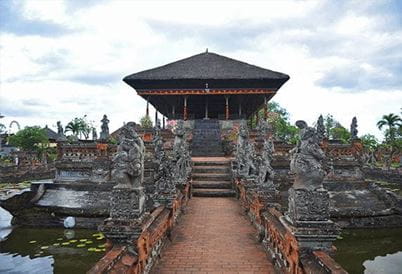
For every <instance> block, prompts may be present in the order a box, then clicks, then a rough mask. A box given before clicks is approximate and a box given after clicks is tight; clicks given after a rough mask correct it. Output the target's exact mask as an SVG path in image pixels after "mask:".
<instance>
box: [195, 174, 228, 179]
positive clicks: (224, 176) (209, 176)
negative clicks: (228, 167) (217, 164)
mask: <svg viewBox="0 0 402 274" xmlns="http://www.w3.org/2000/svg"><path fill="white" fill-rule="evenodd" d="M192 177H193V180H195V181H230V174H229V173H228V174H222V173H193V176H192Z"/></svg>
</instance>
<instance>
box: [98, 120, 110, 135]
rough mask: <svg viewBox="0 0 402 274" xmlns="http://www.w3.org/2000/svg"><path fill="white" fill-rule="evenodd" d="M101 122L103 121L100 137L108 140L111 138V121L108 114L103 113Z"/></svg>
mask: <svg viewBox="0 0 402 274" xmlns="http://www.w3.org/2000/svg"><path fill="white" fill-rule="evenodd" d="M101 122H102V126H101V133H100V139H101V140H107V139H108V138H109V122H110V121H109V119H108V118H107V116H106V114H105V115H103V118H102V120H101Z"/></svg>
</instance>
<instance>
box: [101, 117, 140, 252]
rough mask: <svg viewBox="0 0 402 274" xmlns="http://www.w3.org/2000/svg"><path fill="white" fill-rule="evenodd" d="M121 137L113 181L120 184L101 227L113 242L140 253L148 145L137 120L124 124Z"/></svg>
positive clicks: (114, 162)
mask: <svg viewBox="0 0 402 274" xmlns="http://www.w3.org/2000/svg"><path fill="white" fill-rule="evenodd" d="M119 140H120V143H119V145H118V148H117V152H116V154H115V155H114V157H113V160H112V163H113V169H112V180H113V181H115V182H116V183H117V184H116V186H114V188H113V191H112V193H111V204H110V206H111V208H110V217H109V218H108V219H106V220H105V223H104V224H103V225H101V226H100V227H99V230H100V231H102V232H103V233H104V234H105V236H106V238H107V239H108V240H110V241H112V243H113V244H118V245H129V246H131V247H132V249H133V250H134V252H136V251H137V250H136V248H137V245H136V240H137V239H138V237H139V236H140V235H141V232H142V220H143V217H144V213H145V193H144V188H143V180H144V155H145V147H144V143H143V141H142V139H141V138H140V137H139V136H138V135H137V133H136V132H135V123H133V122H129V123H127V124H126V125H125V126H123V128H122V130H121V133H120V138H119Z"/></svg>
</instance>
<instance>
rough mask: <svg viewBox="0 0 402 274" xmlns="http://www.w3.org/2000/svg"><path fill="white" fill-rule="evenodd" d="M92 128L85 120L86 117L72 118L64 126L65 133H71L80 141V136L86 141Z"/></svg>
mask: <svg viewBox="0 0 402 274" xmlns="http://www.w3.org/2000/svg"><path fill="white" fill-rule="evenodd" d="M92 128H93V126H92V125H91V124H90V123H89V122H88V121H87V120H86V115H85V116H84V117H82V118H78V117H76V118H74V119H73V120H72V121H70V122H69V123H68V124H67V125H66V130H65V132H71V133H72V134H73V135H74V136H76V137H79V138H80V139H82V136H84V137H85V139H86V140H87V139H88V138H89V134H90V132H91V130H92Z"/></svg>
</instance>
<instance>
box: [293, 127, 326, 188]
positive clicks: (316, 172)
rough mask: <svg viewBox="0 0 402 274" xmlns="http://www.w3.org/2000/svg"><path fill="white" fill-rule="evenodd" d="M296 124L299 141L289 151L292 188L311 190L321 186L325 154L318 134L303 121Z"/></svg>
mask: <svg viewBox="0 0 402 274" xmlns="http://www.w3.org/2000/svg"><path fill="white" fill-rule="evenodd" d="M296 126H297V127H298V128H299V129H300V133H299V135H300V142H299V144H298V145H297V146H296V147H295V148H294V149H292V151H291V152H292V156H291V161H290V171H291V173H293V174H294V175H295V182H294V184H293V188H294V189H307V190H311V191H313V190H316V189H319V188H322V181H323V179H324V176H325V171H324V169H323V161H324V160H325V154H324V152H323V151H322V149H321V148H320V146H319V137H318V134H317V132H316V130H315V129H314V128H311V127H308V126H307V124H306V122H304V121H300V120H299V121H297V122H296Z"/></svg>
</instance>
